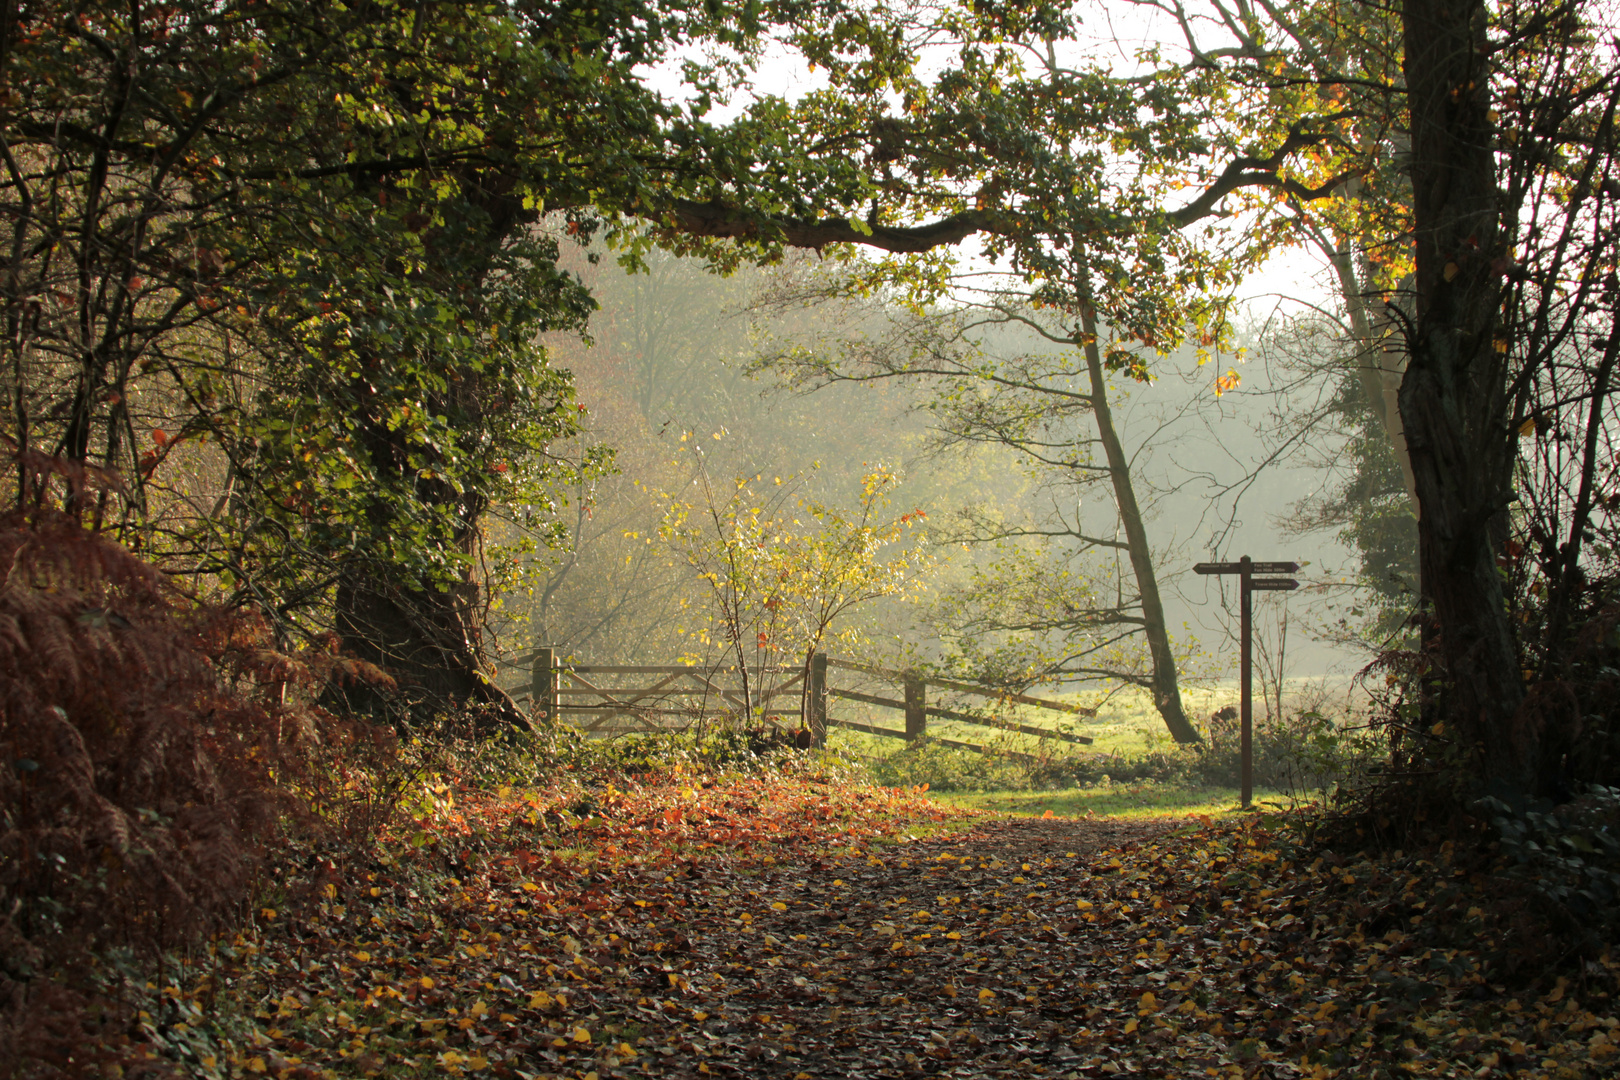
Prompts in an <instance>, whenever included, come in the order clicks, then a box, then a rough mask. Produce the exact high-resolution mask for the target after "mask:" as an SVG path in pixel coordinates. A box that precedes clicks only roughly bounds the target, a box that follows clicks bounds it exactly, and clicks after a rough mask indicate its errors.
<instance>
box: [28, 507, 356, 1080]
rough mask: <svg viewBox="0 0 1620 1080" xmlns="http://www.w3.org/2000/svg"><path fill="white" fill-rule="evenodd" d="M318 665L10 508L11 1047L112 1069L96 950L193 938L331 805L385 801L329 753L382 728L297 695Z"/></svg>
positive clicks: (40, 1062)
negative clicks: (283, 835) (367, 728)
mask: <svg viewBox="0 0 1620 1080" xmlns="http://www.w3.org/2000/svg"><path fill="white" fill-rule="evenodd" d="M325 666H326V667H328V668H336V669H342V668H343V667H344V662H342V661H338V660H336V658H330V663H329V664H327V665H325ZM325 673H326V672H322V673H321V674H325ZM315 674H316V673H315V672H313V671H312V670H311V665H310V664H309V663H307V662H300V661H299V660H296V659H294V658H293V657H289V656H286V655H284V654H282V653H279V652H277V651H276V650H275V649H273V648H272V647H271V646H270V642H269V635H268V633H267V631H266V628H265V627H264V625H263V623H262V622H260V621H258V620H255V619H253V618H251V617H248V616H244V615H242V614H236V613H229V612H224V611H220V610H218V609H215V608H211V607H209V606H208V605H206V604H201V603H198V602H196V601H194V600H193V599H192V598H190V597H188V596H187V595H186V594H185V593H184V592H182V590H181V589H180V588H178V587H177V586H176V585H175V584H174V583H172V582H171V581H169V580H168V579H167V578H166V577H165V576H164V575H163V574H162V573H160V572H159V571H158V570H157V569H155V568H154V567H153V566H151V565H150V564H148V563H146V562H144V561H142V560H141V559H140V558H138V557H136V556H135V555H133V554H132V553H131V552H129V551H128V550H126V549H125V548H123V547H121V546H119V545H118V544H116V543H114V542H112V541H111V540H109V539H108V538H106V537H105V536H102V535H100V534H98V533H95V532H92V531H89V530H86V529H84V528H82V527H81V526H80V525H79V524H78V522H77V521H75V520H74V519H73V518H71V517H69V516H68V515H65V514H62V513H58V512H54V511H49V510H43V509H42V510H39V511H37V512H36V513H35V514H34V515H33V516H32V518H28V517H25V516H23V515H22V514H20V513H12V514H9V515H6V516H3V517H0V1061H10V1062H26V1063H29V1064H28V1066H27V1067H28V1068H30V1069H31V1071H33V1072H35V1073H38V1074H41V1075H48V1074H50V1073H51V1072H53V1071H57V1072H60V1073H63V1074H66V1075H73V1076H77V1075H85V1074H88V1073H89V1072H91V1071H93V1066H94V1061H93V1060H91V1059H93V1058H94V1056H95V1054H96V1053H97V1052H98V1051H97V1048H98V1047H100V1048H102V1049H101V1051H100V1052H104V1053H109V1054H110V1053H112V1052H113V1050H114V1047H115V1045H116V1043H117V1042H118V1041H119V1040H120V1039H121V1038H123V1037H124V1035H123V1034H122V1032H123V1030H124V1029H125V1028H126V1027H127V1023H126V1022H125V1019H124V1011H123V1010H121V1009H120V1007H119V1005H118V1003H117V1001H116V1000H113V999H111V998H109V997H107V996H106V995H105V994H104V993H102V992H100V991H98V990H97V989H96V986H97V983H96V981H95V977H94V971H93V967H94V965H93V963H92V958H93V957H95V956H98V955H101V956H106V955H109V954H127V953H130V952H134V953H136V954H145V955H147V956H152V955H155V954H158V953H161V952H162V951H163V950H168V949H173V948H176V947H180V946H184V945H186V944H188V943H191V942H195V941H196V940H198V938H199V936H200V935H202V934H205V933H206V932H208V931H210V930H211V929H215V928H217V927H219V926H221V925H222V924H224V923H226V922H227V921H228V920H229V919H230V917H231V916H232V914H233V913H234V912H236V911H237V910H238V909H239V907H240V905H242V904H243V903H244V902H245V901H246V900H247V898H248V896H249V890H250V888H251V883H252V881H253V871H254V868H255V866H257V865H258V863H259V860H260V856H261V854H262V852H263V851H264V849H265V846H266V844H268V843H269V842H270V841H271V840H272V839H273V838H275V837H276V836H277V835H278V832H279V831H280V830H281V829H282V828H283V826H284V825H285V824H287V823H288V822H291V821H297V820H310V819H311V815H310V810H309V808H310V805H311V803H310V800H311V799H317V798H324V799H325V800H326V802H327V807H328V809H330V810H332V811H333V812H334V813H339V814H340V815H341V813H342V812H346V811H348V810H351V809H352V808H353V807H354V806H355V805H356V801H357V799H358V800H359V801H360V802H366V800H368V799H369V798H370V794H374V793H367V792H365V791H364V790H360V791H358V792H356V791H355V790H353V789H352V788H351V789H350V790H347V791H345V790H343V786H342V785H339V784H331V783H327V782H326V778H323V777H321V776H320V775H319V773H318V772H317V771H316V770H314V769H312V768H311V765H312V763H318V762H319V761H320V760H321V759H322V757H323V755H324V756H326V757H328V758H329V757H330V755H331V754H332V753H333V752H335V751H336V750H337V749H339V748H341V747H343V746H352V745H354V744H356V743H357V742H363V741H364V733H363V732H361V731H359V730H358V729H352V728H344V727H342V726H341V725H335V724H330V723H327V722H326V721H327V720H328V719H329V718H326V717H324V715H323V714H320V713H318V712H317V711H315V710H312V709H309V708H307V707H301V706H299V705H298V704H296V701H293V702H289V701H288V699H287V695H286V692H285V688H286V686H287V685H288V684H289V683H297V682H298V681H299V680H300V679H304V678H311V677H314V675H315ZM293 697H294V699H296V697H297V695H293ZM323 740H324V744H323ZM360 788H361V789H363V788H364V785H360Z"/></svg>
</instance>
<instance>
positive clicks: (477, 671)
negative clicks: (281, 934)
mask: <svg viewBox="0 0 1620 1080" xmlns="http://www.w3.org/2000/svg"><path fill="white" fill-rule="evenodd" d="M460 185H461V193H462V197H463V199H464V203H463V205H462V207H461V208H460V209H461V213H460V215H459V217H458V218H453V219H450V220H447V221H446V223H445V225H444V226H443V227H441V228H439V229H437V230H434V231H432V232H430V233H427V234H425V235H424V237H423V240H424V246H425V247H426V249H427V255H428V258H427V259H426V260H425V263H426V265H427V269H425V270H424V271H422V272H423V273H425V274H436V273H437V274H445V275H450V274H460V275H462V281H463V282H464V285H463V287H464V288H469V289H473V290H475V289H476V288H477V287H478V286H479V285H480V284H481V283H482V279H483V278H484V276H485V275H486V274H487V273H488V272H489V268H490V263H491V261H492V259H491V257H490V255H489V254H488V253H490V252H492V251H494V250H496V249H497V248H498V247H499V245H500V244H501V243H502V241H503V239H504V238H505V237H507V236H509V235H510V234H511V230H513V229H515V228H520V227H522V226H523V224H524V223H525V222H527V221H530V220H532V219H533V216H534V215H533V214H531V213H528V212H526V211H524V209H523V207H522V203H521V199H519V198H517V197H514V196H513V195H512V194H510V193H511V192H512V191H513V190H514V187H515V184H514V178H512V177H509V176H505V175H502V174H499V173H491V172H481V171H477V170H468V171H467V172H466V173H465V174H464V175H463V176H461V177H460ZM446 291H450V290H448V289H447V290H446ZM379 359H380V360H382V361H383V362H386V358H385V357H379ZM450 376H451V377H450V378H449V379H448V380H447V388H446V389H445V390H443V391H442V392H441V393H439V394H438V395H436V397H437V399H436V400H432V401H430V402H429V407H430V408H432V409H433V410H434V411H435V412H439V413H442V414H443V415H445V416H448V417H451V418H452V421H454V420H455V419H457V418H460V419H462V420H464V421H466V422H467V423H468V425H469V426H470V428H471V429H472V430H473V431H477V430H481V429H482V428H483V427H486V426H487V425H488V424H489V423H492V422H493V421H492V420H491V419H490V417H489V416H488V415H487V414H488V411H489V410H490V409H491V408H492V405H491V403H490V401H489V400H488V399H489V398H490V397H491V396H492V395H491V393H490V391H489V390H488V388H487V384H486V380H484V379H483V378H481V377H480V374H479V372H478V371H476V370H472V369H462V370H457V371H454V372H451V373H450ZM363 430H364V432H365V438H366V443H367V444H368V451H369V453H370V455H371V458H372V462H373V465H374V467H376V468H377V469H378V470H379V471H380V472H382V473H383V474H384V475H391V476H394V477H397V478H398V479H399V480H400V481H401V486H403V487H408V488H410V489H411V490H412V491H414V492H415V494H416V496H417V497H418V498H419V499H421V500H422V501H423V502H424V503H426V504H428V505H431V506H434V507H438V508H447V509H449V511H450V516H451V518H452V519H453V521H454V525H453V527H452V528H451V529H450V530H449V531H447V532H446V533H445V534H443V535H440V536H439V537H438V538H437V539H438V542H439V543H440V544H441V545H442V546H443V548H444V549H445V551H446V554H448V555H453V556H456V557H459V558H462V559H466V560H468V561H470V562H472V563H474V564H476V562H477V560H476V558H473V556H475V555H476V546H477V544H478V543H479V538H480V535H481V531H482V530H481V520H482V518H483V515H484V512H485V511H486V510H487V508H488V507H487V504H486V502H485V500H484V499H483V498H482V497H481V496H478V495H476V494H471V493H464V492H461V491H458V490H457V489H456V488H455V487H454V486H453V485H451V484H448V483H446V482H444V481H443V480H441V479H427V478H425V477H424V476H423V475H421V474H418V473H417V472H416V471H415V470H414V469H413V467H412V465H411V462H412V459H413V457H414V456H416V455H417V454H419V453H420V448H412V447H410V446H408V445H406V443H405V441H404V440H405V436H404V435H402V434H401V433H399V432H398V431H395V430H392V429H390V428H389V426H388V425H387V423H386V421H385V420H384V419H381V418H378V419H376V420H374V421H373V422H370V423H368V424H366V425H365V427H364V429H363ZM413 451H414V452H413ZM446 561H447V562H450V561H451V560H448V559H447V560H446ZM481 587H482V586H481V583H480V582H479V581H478V580H477V578H476V577H475V576H474V575H473V574H472V573H471V572H470V571H469V572H468V573H466V574H464V575H463V576H462V577H461V579H460V580H459V581H456V582H453V583H451V584H447V585H442V586H440V587H437V588H428V589H424V588H422V587H421V585H420V584H419V583H417V582H416V581H415V579H414V577H413V576H412V575H410V574H408V573H407V572H404V571H402V570H400V569H399V568H396V567H393V566H391V565H389V564H387V563H386V562H383V561H372V560H367V561H362V562H357V563H356V565H355V566H354V567H353V568H352V569H351V570H350V572H349V573H348V575H347V576H346V577H345V579H344V580H343V581H342V583H341V584H340V586H339V588H338V591H337V596H336V609H337V610H336V615H337V627H338V633H339V636H340V638H341V640H342V644H343V646H344V647H345V649H346V650H347V651H349V652H351V653H353V654H354V655H356V656H358V657H360V658H361V659H363V660H367V661H370V662H371V663H374V664H376V665H377V666H378V667H381V668H382V669H383V670H385V671H387V672H388V673H389V674H390V675H392V676H394V678H395V679H396V680H397V681H398V683H399V687H400V690H401V691H402V693H403V694H404V696H405V697H406V699H407V700H408V701H409V702H410V706H409V709H410V713H411V718H412V719H413V720H416V721H422V720H428V719H431V718H432V717H433V716H434V715H436V714H442V713H446V712H456V711H460V710H462V709H468V708H471V709H474V710H477V711H478V716H477V719H478V720H479V721H480V723H482V724H484V725H486V726H489V725H494V724H506V725H511V726H516V727H521V728H529V727H530V723H529V720H528V717H527V716H525V715H524V713H523V710H522V709H520V708H519V707H518V706H517V704H516V703H515V702H514V701H513V700H512V698H511V697H510V695H508V694H507V693H506V692H505V691H503V690H501V689H500V688H499V687H497V686H495V685H494V684H493V683H492V682H491V681H490V677H489V676H490V673H491V671H492V665H491V664H490V663H489V660H488V658H487V656H486V654H485V652H484V644H483V627H482V615H483V605H482V604H481V603H480V590H481ZM346 696H347V697H348V700H349V703H350V704H358V705H362V706H363V707H372V706H374V705H375V702H374V701H373V700H371V699H372V697H373V691H371V689H370V688H365V689H359V690H357V689H355V688H350V689H349V690H348V691H347V694H346Z"/></svg>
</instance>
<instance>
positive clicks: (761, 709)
mask: <svg viewBox="0 0 1620 1080" xmlns="http://www.w3.org/2000/svg"><path fill="white" fill-rule="evenodd" d="M508 666H509V667H513V668H528V669H529V670H530V672H531V677H530V681H529V684H528V686H527V687H526V688H520V687H510V688H508V689H509V690H511V692H512V693H513V694H514V695H515V696H517V697H518V699H519V700H523V699H524V698H527V699H529V701H530V702H531V708H533V709H535V710H536V711H537V712H538V713H539V714H540V716H541V718H555V719H557V720H558V721H560V722H562V723H567V724H571V725H572V726H574V727H578V728H579V729H580V730H581V731H583V732H585V734H586V735H588V736H591V737H595V738H603V737H607V736H610V735H623V734H628V733H631V732H637V731H642V732H651V731H678V730H684V729H685V728H688V727H691V726H693V725H695V724H699V723H701V722H703V721H704V720H705V719H708V718H714V717H718V716H723V715H729V716H741V715H743V714H744V713H745V712H748V711H750V710H748V709H747V708H746V703H745V702H744V701H743V698H742V685H741V684H742V680H741V679H740V678H739V674H740V673H739V671H738V669H737V668H736V667H728V666H712V667H697V666H692V665H680V664H670V665H639V664H631V665H619V664H571V663H561V664H559V663H558V662H557V658H556V651H555V650H553V649H539V650H537V651H536V652H535V653H534V654H533V655H531V656H527V657H523V658H522V659H521V660H518V661H515V662H513V663H512V664H510V665H508ZM748 670H749V681H750V690H751V696H752V697H753V699H754V701H753V704H754V709H753V710H752V711H753V712H754V713H755V715H756V717H758V718H760V719H763V721H764V722H765V723H766V724H767V725H769V726H771V727H773V728H775V729H777V730H784V731H791V730H794V729H796V728H797V727H798V726H799V723H800V717H801V715H802V716H803V718H804V721H805V722H806V723H808V725H809V727H810V730H811V732H812V733H813V734H814V736H815V741H816V744H817V745H824V744H825V743H826V739H827V728H828V727H829V726H842V727H847V728H850V729H851V730H854V731H864V732H867V733H868V734H872V735H880V736H885V737H889V738H897V739H906V740H907V741H912V742H915V741H917V740H920V739H932V741H934V742H938V743H940V744H941V745H944V746H955V747H960V748H962V749H965V750H976V751H984V750H985V749H986V747H985V746H983V745H982V744H979V743H970V742H963V741H961V740H958V739H947V738H939V737H938V736H930V735H929V734H928V721H929V718H931V717H932V718H937V719H941V720H954V721H957V722H959V723H963V724H971V725H975V726H978V727H985V728H991V729H994V730H997V731H1002V732H1012V733H1017V734H1021V735H1030V736H1034V737H1035V738H1038V739H1051V740H1054V741H1057V742H1064V743H1074V744H1080V745H1088V744H1090V743H1091V741H1092V740H1091V739H1090V737H1088V736H1085V735H1076V734H1074V733H1072V732H1067V731H1059V730H1055V729H1053V728H1049V727H1039V726H1036V725H1032V724H1024V723H1020V722H1017V721H1014V720H1012V719H1009V718H1007V717H1006V716H1005V715H1004V712H1005V711H1006V710H1008V709H1010V708H1011V707H1012V706H1019V705H1022V706H1030V707H1033V708H1038V709H1043V710H1048V711H1052V712H1057V713H1063V714H1067V715H1070V716H1095V715H1096V714H1097V710H1095V709H1091V708H1087V707H1086V706H1083V705H1072V704H1069V703H1067V702H1062V701H1052V700H1050V699H1047V698H1038V697H1031V696H1029V695H1028V694H1015V693H1012V692H1010V691H1007V690H1003V689H999V688H996V687H987V686H977V685H974V684H972V683H963V682H956V681H955V680H952V679H942V678H936V677H933V676H928V675H922V674H919V673H916V672H910V671H898V670H894V669H891V668H882V667H877V666H874V665H872V664H862V663H858V662H856V661H854V660H843V659H839V658H837V657H832V656H827V655H826V654H825V653H817V654H815V656H814V657H812V658H811V662H810V670H809V679H810V683H809V687H808V689H806V687H805V674H806V673H805V670H804V669H803V668H801V667H798V666H791V667H789V666H780V665H779V666H762V667H758V668H749V669H748ZM829 670H842V671H847V672H851V673H854V674H858V675H864V676H866V677H867V678H868V679H869V680H871V679H875V680H877V681H879V682H880V683H887V684H890V685H894V686H896V687H898V688H899V689H900V691H901V697H899V698H892V697H884V696H882V695H880V694H873V693H867V692H864V691H861V690H856V689H853V688H851V687H847V686H846V687H838V686H832V685H830V684H829V681H828V672H829ZM931 686H933V687H939V688H941V689H944V690H949V691H952V692H954V693H957V694H967V695H972V696H978V697H982V698H986V699H989V700H990V701H991V702H993V703H994V704H993V705H992V706H991V708H990V710H989V711H987V712H983V713H980V712H964V711H963V710H961V709H950V708H942V707H940V706H937V705H930V704H929V702H928V688H929V687H931ZM525 690H526V691H527V692H526V693H525V692H524V691H525ZM831 699H838V700H843V701H854V702H859V703H861V704H864V705H873V706H877V707H878V708H882V709H893V710H896V711H899V712H900V713H902V714H903V718H904V720H903V722H904V726H903V727H885V726H883V725H881V724H869V723H865V722H863V721H859V720H853V719H847V718H841V717H837V716H833V715H831V714H830V713H829V711H828V702H829V700H831ZM998 707H999V711H998ZM801 709H802V710H803V711H802V713H801Z"/></svg>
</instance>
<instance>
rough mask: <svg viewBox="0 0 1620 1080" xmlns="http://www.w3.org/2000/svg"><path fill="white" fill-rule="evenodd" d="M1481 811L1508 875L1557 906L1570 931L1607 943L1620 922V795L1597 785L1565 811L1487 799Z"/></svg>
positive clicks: (1566, 806)
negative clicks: (1607, 930)
mask: <svg viewBox="0 0 1620 1080" xmlns="http://www.w3.org/2000/svg"><path fill="white" fill-rule="evenodd" d="M1477 809H1478V811H1479V812H1481V813H1483V814H1486V815H1489V817H1490V820H1491V823H1492V824H1493V825H1494V826H1495V828H1496V833H1497V838H1498V843H1499V844H1500V845H1501V850H1502V853H1503V854H1504V855H1506V856H1507V858H1508V859H1509V867H1510V868H1509V870H1508V873H1509V874H1510V875H1512V876H1513V877H1516V878H1518V879H1520V880H1522V881H1524V882H1526V883H1528V884H1529V886H1530V887H1531V889H1533V890H1534V891H1535V892H1536V893H1537V894H1538V895H1539V896H1541V897H1542V898H1543V899H1544V900H1545V901H1547V902H1548V903H1549V904H1550V905H1552V907H1553V909H1554V911H1556V912H1557V914H1558V916H1559V917H1560V918H1561V919H1562V920H1563V921H1564V922H1565V924H1566V929H1573V928H1576V927H1580V928H1582V929H1584V931H1585V932H1586V933H1587V934H1588V935H1591V936H1592V937H1593V939H1594V941H1607V940H1608V938H1607V937H1606V936H1604V934H1603V928H1604V927H1612V926H1613V925H1614V924H1615V923H1616V921H1620V835H1617V831H1620V790H1616V789H1614V788H1607V787H1600V786H1597V785H1593V786H1592V787H1590V788H1589V789H1588V790H1587V792H1586V793H1585V794H1584V795H1583V796H1582V797H1581V798H1580V799H1578V800H1576V801H1574V802H1572V803H1569V804H1566V805H1564V806H1553V805H1552V804H1550V803H1540V804H1537V805H1535V806H1529V807H1523V808H1519V809H1515V808H1514V807H1512V806H1510V805H1509V804H1507V803H1506V802H1503V801H1502V800H1501V799H1497V798H1493V797H1486V798H1485V799H1482V800H1480V802H1479V803H1478V805H1477Z"/></svg>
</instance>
